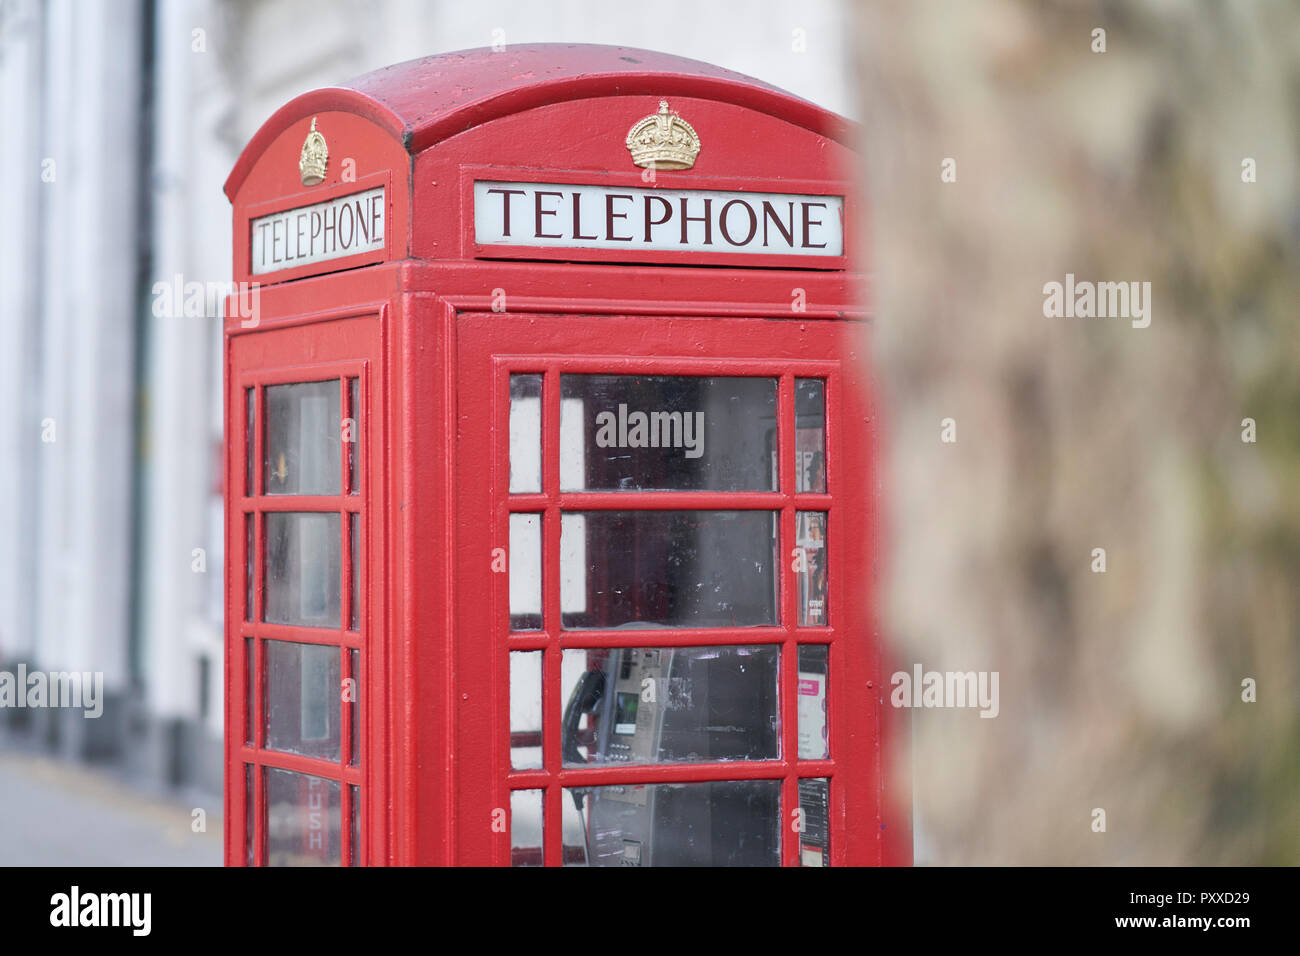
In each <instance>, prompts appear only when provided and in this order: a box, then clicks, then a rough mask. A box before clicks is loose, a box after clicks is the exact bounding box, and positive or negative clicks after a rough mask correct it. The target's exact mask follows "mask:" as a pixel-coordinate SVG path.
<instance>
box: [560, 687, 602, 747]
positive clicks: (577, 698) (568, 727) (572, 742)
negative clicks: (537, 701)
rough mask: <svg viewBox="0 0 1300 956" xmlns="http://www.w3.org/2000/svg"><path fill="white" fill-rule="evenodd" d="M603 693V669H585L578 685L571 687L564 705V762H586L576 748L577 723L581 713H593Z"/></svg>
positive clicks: (579, 721)
mask: <svg viewBox="0 0 1300 956" xmlns="http://www.w3.org/2000/svg"><path fill="white" fill-rule="evenodd" d="M604 694H605V672H604V671H603V670H595V671H586V672H584V673H583V675H582V679H581V680H580V681H578V685H577V686H576V687H574V688H573V694H572V695H570V697H569V702H568V704H566V705H565V707H564V722H563V724H564V734H563V738H562V739H563V744H562V746H561V751H562V753H563V756H564V762H565V763H586V762H587V758H586V757H584V756H583V755H582V751H580V750H579V749H578V725H579V724H581V723H582V715H583V714H592V713H595V711H596V707H597V706H599V704H600V699H601V697H603V696H604Z"/></svg>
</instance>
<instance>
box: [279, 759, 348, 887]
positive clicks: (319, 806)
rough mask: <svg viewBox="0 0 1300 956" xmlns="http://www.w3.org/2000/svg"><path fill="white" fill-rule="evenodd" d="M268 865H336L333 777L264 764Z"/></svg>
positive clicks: (337, 811)
mask: <svg viewBox="0 0 1300 956" xmlns="http://www.w3.org/2000/svg"><path fill="white" fill-rule="evenodd" d="M265 773H266V778H265V780H266V784H265V785H266V815H267V821H266V862H267V865H268V866H340V865H341V864H342V858H343V846H342V844H343V841H342V835H341V833H340V832H339V828H340V826H341V821H340V819H339V817H340V816H341V814H342V810H341V808H340V802H341V800H342V792H341V787H340V785H339V782H338V781H337V780H325V779H323V778H321V777H313V776H310V775H308V774H304V773H295V772H294V771H291V770H279V769H276V768H273V767H267V768H266V770H265Z"/></svg>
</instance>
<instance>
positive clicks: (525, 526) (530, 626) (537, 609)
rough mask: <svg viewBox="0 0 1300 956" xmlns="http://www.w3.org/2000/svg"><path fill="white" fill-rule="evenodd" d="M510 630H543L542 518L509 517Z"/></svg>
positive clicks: (530, 515) (539, 516)
mask: <svg viewBox="0 0 1300 956" xmlns="http://www.w3.org/2000/svg"><path fill="white" fill-rule="evenodd" d="M508 570H509V575H508V577H509V578H510V629H511V630H512V631H534V630H537V629H538V628H540V627H541V626H542V516H541V515H539V514H512V515H511V516H510V554H509V565H508Z"/></svg>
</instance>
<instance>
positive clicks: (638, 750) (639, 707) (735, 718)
mask: <svg viewBox="0 0 1300 956" xmlns="http://www.w3.org/2000/svg"><path fill="white" fill-rule="evenodd" d="M780 653H781V651H780V647H779V646H777V645H775V644H765V645H756V646H746V647H730V646H728V647H678V648H671V647H661V648H636V649H630V648H610V649H599V650H587V649H578V650H572V649H570V650H566V651H565V652H564V663H563V666H562V667H561V669H560V670H561V673H560V677H561V681H562V682H563V685H564V686H563V689H562V693H561V699H562V700H563V701H564V702H565V703H564V713H563V715H562V717H561V722H560V728H561V730H560V732H561V747H560V749H561V753H562V754H563V757H564V763H565V764H566V765H568V766H572V765H573V764H583V763H684V762H691V763H702V762H712V761H719V760H775V759H777V758H778V757H779V756H780V755H781V754H780V722H779V720H778V713H779V711H778V701H779V698H780V694H779V692H778V689H777V687H778V685H777V673H778V662H779V661H780Z"/></svg>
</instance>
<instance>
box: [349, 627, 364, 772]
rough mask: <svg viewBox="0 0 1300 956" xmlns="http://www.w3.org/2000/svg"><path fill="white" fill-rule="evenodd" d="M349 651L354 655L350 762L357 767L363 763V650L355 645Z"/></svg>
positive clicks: (350, 709) (350, 704) (350, 703)
mask: <svg viewBox="0 0 1300 956" xmlns="http://www.w3.org/2000/svg"><path fill="white" fill-rule="evenodd" d="M349 653H350V654H351V656H352V661H351V665H352V700H351V701H350V702H349V703H348V710H349V711H350V712H351V716H352V755H351V757H350V758H349V760H348V763H350V764H351V765H352V766H354V767H356V766H359V765H360V763H361V652H360V651H359V650H357V649H356V648H355V647H354V648H352V649H351V650H350V651H349Z"/></svg>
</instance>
